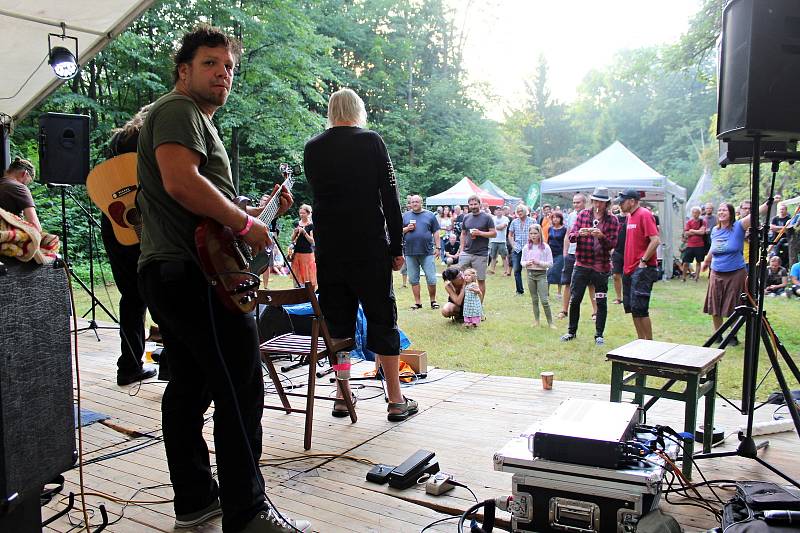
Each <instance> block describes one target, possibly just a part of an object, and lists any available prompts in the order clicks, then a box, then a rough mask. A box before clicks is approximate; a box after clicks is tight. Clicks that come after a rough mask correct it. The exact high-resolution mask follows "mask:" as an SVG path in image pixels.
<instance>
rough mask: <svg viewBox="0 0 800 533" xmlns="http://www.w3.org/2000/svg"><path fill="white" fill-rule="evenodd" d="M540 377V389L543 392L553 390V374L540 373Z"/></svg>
mask: <svg viewBox="0 0 800 533" xmlns="http://www.w3.org/2000/svg"><path fill="white" fill-rule="evenodd" d="M540 376H541V378H542V388H543V389H544V390H550V389H552V388H553V378H554V377H555V374H553V373H552V372H542V373H541V374H540Z"/></svg>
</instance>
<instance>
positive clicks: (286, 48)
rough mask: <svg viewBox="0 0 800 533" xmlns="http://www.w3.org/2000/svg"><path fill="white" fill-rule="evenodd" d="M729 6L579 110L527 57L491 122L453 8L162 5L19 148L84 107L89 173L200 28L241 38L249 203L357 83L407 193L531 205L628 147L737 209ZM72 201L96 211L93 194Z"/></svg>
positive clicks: (57, 224)
mask: <svg viewBox="0 0 800 533" xmlns="http://www.w3.org/2000/svg"><path fill="white" fill-rule="evenodd" d="M471 1H473V0H470V2H471ZM487 1H489V2H492V1H495V2H500V1H502V0H487ZM723 1H724V0H701V2H700V3H699V9H698V12H697V14H696V15H695V16H694V18H693V19H692V21H691V22H690V25H689V30H688V31H687V33H686V34H684V35H683V36H682V37H681V39H680V40H679V41H678V42H675V43H671V44H667V45H663V46H657V47H643V48H638V49H630V50H625V51H621V52H619V53H618V54H617V56H616V58H615V60H614V61H613V62H612V64H610V65H608V66H606V67H603V68H598V69H596V70H593V71H591V72H589V73H588V74H587V75H586V76H585V78H584V79H583V82H582V83H581V84H580V86H579V87H578V89H577V97H576V98H575V100H574V101H573V102H570V103H564V102H559V101H557V100H556V99H554V98H553V97H552V96H551V94H550V90H549V83H548V67H547V60H546V58H545V57H542V56H539V57H538V58H532V59H531V61H532V64H531V65H520V68H521V69H524V70H533V72H534V74H533V75H532V76H531V78H530V79H529V80H528V81H527V82H526V89H527V90H526V95H525V97H524V98H523V99H521V101H519V102H518V103H517V105H516V106H514V107H513V108H512V109H510V110H509V111H507V112H506V115H505V117H504V120H502V121H495V120H490V119H488V118H486V117H485V115H486V113H485V109H486V107H487V105H488V104H489V103H491V102H492V101H493V99H494V98H495V96H494V95H492V94H490V92H489V90H488V88H487V87H485V86H481V85H476V84H470V83H469V82H468V81H467V80H468V76H467V73H466V72H465V70H464V68H463V62H462V50H463V48H464V44H465V39H467V38H468V37H467V36H466V35H464V34H463V33H462V32H461V31H460V29H459V26H458V24H457V22H456V20H455V18H456V17H455V10H454V9H453V7H452V4H451V3H450V2H449V1H447V0H369V1H364V0H307V1H296V0H221V1H219V0H214V1H210V0H164V1H161V2H157V3H156V4H155V5H154V6H153V7H151V8H150V9H149V10H148V11H146V12H145V13H144V14H143V16H141V17H140V18H139V19H137V20H136V21H135V22H134V23H133V24H132V25H131V26H130V27H129V28H128V29H127V31H125V32H124V33H123V34H121V35H120V36H119V37H118V38H117V39H116V40H114V41H113V42H112V43H111V44H110V45H109V46H108V47H107V48H106V49H105V50H103V51H102V52H101V53H100V54H99V55H98V56H96V57H95V58H94V59H92V60H91V61H90V62H89V63H88V64H87V65H86V66H85V67H84V68H83V69H82V70H81V72H80V75H79V76H78V77H76V78H74V79H73V80H71V81H69V82H67V83H65V84H64V85H62V86H61V87H60V88H59V89H58V90H57V91H55V92H54V93H53V94H52V95H51V96H50V97H48V98H47V99H46V100H44V101H43V102H42V103H41V104H40V105H39V106H38V107H37V108H36V109H35V110H34V111H33V112H32V113H30V114H29V115H28V116H27V117H26V118H25V119H24V120H23V121H21V122H19V123H18V124H16V128H15V131H14V133H13V135H12V154H13V155H21V156H23V157H26V158H28V159H31V160H33V161H37V159H38V156H37V150H38V146H37V141H36V138H37V126H38V116H39V115H40V114H41V113H45V112H48V111H54V112H60V113H82V114H87V115H89V116H90V117H91V127H92V130H91V163H92V165H94V164H96V163H99V162H101V161H102V160H103V159H105V157H106V147H107V143H108V140H109V138H110V137H111V134H112V130H113V129H114V128H117V127H120V126H121V125H122V124H124V123H125V122H126V121H127V120H128V119H129V118H130V117H131V116H132V115H133V114H134V113H135V112H136V111H137V110H138V109H139V108H140V107H141V106H142V105H144V104H147V103H149V102H152V101H154V100H155V99H157V98H158V97H159V96H161V95H162V94H164V93H166V92H168V91H169V90H170V89H171V88H172V82H171V72H172V54H173V52H174V50H175V48H176V43H177V42H178V41H179V39H180V37H181V36H182V34H183V33H185V32H186V31H188V30H190V29H191V28H193V27H194V26H195V25H196V24H197V23H198V22H205V23H209V24H213V25H215V26H218V27H221V28H223V29H224V30H226V31H228V32H230V33H231V34H233V35H236V36H237V37H239V38H240V39H241V40H242V41H243V43H244V54H243V56H242V58H241V62H240V65H239V66H238V68H237V72H236V76H235V79H234V88H233V91H232V93H231V96H230V98H229V100H228V103H227V105H226V106H225V107H223V108H222V109H220V110H219V111H218V112H217V114H216V115H215V117H214V120H215V122H216V123H217V126H218V129H219V131H220V134H221V137H222V138H223V141H224V142H225V144H226V145H227V147H228V150H229V155H230V158H231V163H232V166H233V173H234V178H235V179H237V180H239V183H240V192H241V194H245V195H249V196H251V197H253V198H257V197H259V196H260V194H261V193H262V192H264V191H267V190H268V189H270V188H271V185H272V184H273V183H275V182H277V181H279V179H280V175H279V172H278V165H279V163H281V162H283V161H290V162H295V163H299V162H300V161H301V160H302V151H303V146H304V144H305V142H306V141H307V140H308V139H310V138H311V137H312V136H314V135H316V134H317V133H319V132H321V131H322V130H323V129H324V127H325V113H326V105H327V98H328V96H329V95H330V94H331V93H332V92H333V91H335V90H337V89H339V88H341V87H351V88H353V89H354V90H355V91H356V92H358V93H359V94H360V95H361V96H362V98H363V99H364V101H365V103H366V107H367V112H368V116H369V123H368V127H369V128H371V129H373V130H375V131H377V132H379V133H380V134H381V135H382V136H383V138H384V140H385V141H386V144H387V146H388V148H389V153H390V154H391V156H392V159H393V161H394V164H395V167H396V173H397V178H398V184H399V188H400V193H401V195H405V194H410V193H418V194H421V195H423V196H427V195H429V194H435V193H437V192H440V191H442V190H444V189H445V188H447V187H449V186H451V185H453V184H454V183H455V182H457V181H458V180H459V179H461V178H462V177H463V176H469V177H471V178H473V179H474V180H475V181H477V182H482V181H484V180H486V179H491V180H492V181H493V182H494V183H496V184H497V185H499V186H500V187H502V188H504V189H505V190H506V191H507V192H509V193H511V194H516V195H518V196H523V197H524V195H525V192H526V191H527V190H528V188H529V186H530V185H531V184H532V183H535V182H538V181H541V180H542V179H544V178H547V177H551V176H554V175H556V174H558V173H561V172H564V171H566V170H568V169H570V168H572V167H573V166H575V165H577V164H579V163H581V162H583V161H585V160H586V159H588V158H589V157H591V156H593V155H595V154H596V153H597V152H599V151H600V150H602V149H604V148H606V147H607V146H609V145H610V144H611V143H613V142H614V141H615V140H619V141H621V142H622V143H623V144H625V145H626V146H627V147H628V148H630V149H631V150H633V152H634V153H636V154H637V155H638V156H639V157H640V158H641V159H643V160H644V161H645V162H647V163H648V164H649V165H650V166H652V167H653V168H655V169H656V170H658V171H659V172H661V173H662V174H665V175H667V176H669V177H670V178H671V179H672V180H673V181H675V182H677V183H678V184H680V185H682V186H684V187H686V188H687V189H688V192H687V195H688V193H690V192H691V190H692V189H693V187H694V185H695V184H696V182H697V180H698V179H699V178H700V176H701V175H702V173H703V172H704V170H708V171H711V172H712V173H713V175H714V184H715V190H714V191H713V192H712V193H710V195H709V197H710V199H711V200H713V201H714V203H715V204H716V203H717V202H718V201H720V200H722V199H725V200H728V201H732V202H738V201H739V200H741V199H743V198H744V197H745V196H746V195H747V189H748V175H749V169H748V168H747V167H746V166H741V165H738V166H732V167H728V168H727V169H720V168H719V167H718V166H717V164H716V159H717V151H718V149H717V144H716V141H715V139H714V131H715V118H716V117H715V113H716V54H715V43H716V39H717V37H718V35H719V31H720V23H721V13H722V6H723ZM764 175H765V178H766V176H767V172H764ZM797 175H798V171H797V170H794V169H788V170H786V171H785V172H783V171H782V173H781V178H780V179H779V180H778V189H779V192H781V193H782V194H783V195H784V197H785V198H786V197H790V196H794V195H796V194H798V193H800V180H798V179H796V178H797ZM32 189H33V193H34V197H35V199H36V202H37V211H38V213H39V217H40V219H41V220H42V223H43V226H44V227H45V228H46V229H48V230H49V231H51V232H53V233H58V234H60V233H61V203H60V197H59V195H58V192H57V191H55V190H52V189H48V188H46V187H45V186H44V185H42V184H40V183H38V182H37V183H36V184H34V185H33V187H32ZM72 192H73V194H74V195H75V196H76V198H77V199H78V201H80V202H81V203H83V204H84V205H90V202H89V201H88V197H87V196H86V194H85V189H84V188H82V187H76V188H74V190H73V191H72ZM294 193H295V198H296V202H295V205H296V206H297V205H300V204H301V203H306V202H307V203H310V191H309V189H308V187H307V185H306V184H305V183H304V182H303V180H302V179H301V180H300V182H299V183H298V184H297V185H296V187H295V191H294ZM552 200H553V201H555V203H561V204H565V203H566V200H564V199H552ZM353 208H354V209H358V206H353ZM95 214H96V216H97V217H99V212H98V211H97V210H95ZM66 218H67V220H68V222H69V252H70V259H71V261H72V263H73V265H74V266H75V270H76V271H77V272H78V273H79V274H81V275H83V276H85V275H86V272H87V270H88V252H87V250H88V242H89V241H88V240H89V231H88V228H89V223H88V221H87V218H86V216H85V215H84V214H83V213H82V211H81V210H80V208H79V207H78V206H77V205H76V203H75V202H73V201H71V200H69V199H68V200H67V217H66ZM284 223H286V222H284ZM286 233H287V232H284V235H285V234H286ZM97 242H98V240H96V241H95V243H97ZM95 249H96V250H98V249H99V251H98V253H99V254H100V256H102V255H103V254H104V251H103V247H102V246H99V247H97V246H95ZM103 262H104V261H101V263H103Z"/></svg>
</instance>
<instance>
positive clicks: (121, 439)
mask: <svg viewBox="0 0 800 533" xmlns="http://www.w3.org/2000/svg"><path fill="white" fill-rule="evenodd" d="M100 335H101V342H100V343H96V342H95V341H94V339H93V337H82V338H81V339H79V347H80V348H81V355H80V362H81V377H82V385H83V387H82V391H81V392H82V396H83V399H84V401H83V406H84V407H88V408H90V409H93V410H97V411H100V412H104V413H106V414H108V415H110V416H112V417H113V418H112V420H111V422H112V423H113V424H114V425H115V427H116V428H117V429H118V430H120V431H125V430H130V429H134V430H138V431H141V432H154V434H156V435H160V428H161V414H160V400H161V395H162V394H163V389H164V384H156V383H153V384H145V385H143V386H142V387H141V388H140V389H139V390H138V393H137V394H136V395H131V393H133V392H136V388H131V387H117V386H116V383H115V376H116V367H115V361H116V357H115V355H114V354H115V353H116V348H117V345H118V343H119V339H118V337H117V333H116V332H107V331H101V333H100ZM631 344H633V343H631ZM661 344H663V345H669V343H661ZM676 346H678V345H671V347H670V346H667V347H666V348H665V347H664V346H660V347H658V349H660V350H661V352H660V353H662V354H663V353H666V352H669V351H670V350H672V349H673V348H674V347H676ZM615 351H616V350H615ZM373 368H374V364H373V363H370V362H364V363H359V364H357V365H355V366H354V368H353V375H358V374H359V373H361V372H363V371H366V370H371V369H373ZM307 372H308V368H307V367H301V368H299V369H297V370H295V371H292V372H289V373H287V374H286V376H287V377H288V378H289V379H292V380H293V381H294V382H296V383H304V382H305V380H306V379H307V378H306V376H307ZM440 378H443V379H441V380H440V381H435V380H437V379H440ZM360 384H366V385H372V386H377V387H380V385H379V383H378V382H377V381H367V382H355V381H354V382H352V385H354V386H356V385H360ZM317 386H318V387H319V389H318V390H320V391H333V388H332V387H331V386H330V384H329V383H327V379H320V380H317ZM302 390H303V389H300V391H302ZM403 392H404V394H406V395H408V396H411V397H413V398H414V399H416V400H418V401H419V402H420V406H421V412H420V413H419V414H417V415H416V416H414V417H412V418H410V419H409V420H407V421H405V422H403V423H399V424H398V423H390V422H388V421H387V420H386V404H385V402H384V400H383V396H382V393H381V391H380V388H367V389H363V388H362V389H357V394H359V395H360V396H362V400H361V401H359V402H358V406H357V408H358V410H359V421H358V423H357V424H350V423H349V420H342V419H334V418H332V417H331V416H330V404H329V403H328V402H319V403H318V404H317V405H316V406H315V412H314V441H313V448H312V449H311V450H310V451H309V452H305V451H304V450H303V449H302V441H303V437H302V436H303V417H302V416H301V415H286V414H284V413H280V412H273V411H267V412H265V413H264V416H263V418H262V424H263V427H264V437H263V441H262V458H263V459H269V458H278V459H280V458H284V459H285V458H288V457H293V456H300V457H303V459H302V460H300V461H293V462H290V463H286V464H275V463H271V462H266V463H267V466H263V467H262V471H263V472H264V476H265V479H266V485H267V488H268V493H269V496H270V498H271V499H273V501H274V502H275V503H276V505H277V506H278V508H279V509H281V511H283V512H286V513H288V514H289V515H291V516H293V517H304V518H308V519H309V520H311V521H312V523H313V529H314V530H315V531H324V532H347V533H349V532H369V533H373V532H381V533H383V532H403V533H406V532H408V531H419V530H420V529H421V528H422V527H423V526H424V525H425V524H427V523H429V522H431V521H433V520H434V519H436V518H440V517H444V516H446V515H445V514H443V513H442V512H439V510H444V509H449V510H463V509H466V508H467V507H469V505H470V502H472V501H473V500H472V496H471V495H470V494H469V493H468V492H467V491H466V490H464V489H461V488H456V489H454V490H453V491H450V492H448V493H446V494H445V495H443V496H439V497H434V496H429V495H426V494H425V493H424V489H423V488H422V487H421V486H416V487H412V488H410V489H408V490H405V491H397V490H395V489H391V488H389V487H388V486H386V485H375V484H372V483H369V482H367V481H366V479H365V474H366V472H367V470H368V469H369V466H368V465H366V464H362V463H358V462H354V461H350V460H346V459H344V458H337V459H331V458H329V457H318V456H316V455H315V454H318V453H328V454H334V455H341V454H347V455H348V456H353V457H361V458H364V459H367V460H370V461H373V462H383V463H389V464H396V463H398V462H400V461H402V460H403V459H405V458H406V457H407V456H409V455H411V453H413V452H414V451H416V450H417V449H419V448H425V449H429V450H431V451H434V452H435V453H436V456H437V459H438V460H439V462H440V465H441V468H442V470H445V471H448V472H451V473H453V474H455V476H456V479H458V480H460V481H462V482H464V483H465V484H467V485H468V486H469V487H470V488H471V489H473V490H474V491H475V493H476V494H477V496H478V498H480V499H485V498H490V497H496V496H502V495H507V494H509V493H510V492H511V474H509V473H506V472H496V471H494V465H493V461H492V458H493V455H494V453H495V452H496V451H497V450H499V449H500V448H501V447H502V446H503V445H504V444H505V443H506V442H507V441H508V440H509V439H511V438H512V437H515V436H517V435H519V434H521V433H523V432H524V431H525V430H526V429H528V428H529V427H530V426H531V425H533V424H534V423H536V422H537V421H538V420H540V419H542V418H544V417H546V416H548V415H549V414H550V413H552V411H553V410H554V409H555V408H556V407H557V406H558V405H559V404H560V403H561V402H562V401H564V400H566V399H568V398H586V399H596V400H602V401H606V400H607V399H608V397H609V386H608V385H607V384H597V383H574V382H564V381H556V382H555V384H554V388H553V390H550V391H543V390H542V388H541V383H540V382H539V379H538V377H532V378H517V377H500V376H490V375H486V374H478V373H471V372H461V371H457V372H452V371H450V370H445V369H430V370H429V378H428V380H427V381H426V380H420V382H419V383H418V384H417V385H415V386H413V387H405V388H404V389H403ZM324 394H325V393H324V392H322V395H324ZM371 395H375V396H376V397H375V398H373V399H371V400H367V399H366V398H367V397H368V396H371ZM630 397H631V395H630V394H625V395H624V396H623V399H624V400H625V399H629V398H630ZM272 399H273V398H271V397H269V395H268V397H267V401H271V400H272ZM702 412H703V409H702V405H701V406H700V409H699V413H698V417H700V416H702ZM211 414H213V408H212V409H209V412H208V415H209V416H210V415H211ZM683 414H684V408H683V403H682V402H678V401H673V400H660V401H659V402H658V404H656V406H654V407H653V409H651V410H650V412H649V413H648V423H658V424H664V425H671V426H672V427H678V428H679V427H682V421H683ZM755 418H756V421H764V420H769V419H770V418H771V413H769V412H767V411H766V410H763V409H762V410H759V411H756V417H755ZM745 421H746V418H745V417H742V416H741V415H740V414H739V413H738V412H737V411H736V410H735V409H733V408H731V407H730V406H729V405H727V404H725V403H722V402H718V404H717V406H716V413H715V425H716V426H720V427H724V428H725V429H726V430H727V431H729V432H735V430H736V428H737V427H738V426H741V425H744V423H745ZM213 429H214V424H213V419H212V420H209V422H208V423H207V424H206V425H205V427H204V428H203V434H204V436H205V438H206V440H207V441H208V444H209V449H210V453H211V461H212V464H213V463H214V462H215V461H216V456H215V455H214V441H213ZM120 431H117V430H115V429H112V428H111V427H107V426H104V425H102V424H94V425H92V426H88V427H86V428H84V431H83V433H84V451H85V457H86V458H90V457H97V456H100V455H106V454H108V453H110V452H114V451H118V450H122V449H126V448H127V447H129V446H132V445H135V444H137V443H139V442H142V441H143V440H144V439H132V438H130V436H129V435H127V434H125V433H121V432H120ZM768 438H769V440H770V446H769V448H767V449H766V450H763V451H762V452H761V453H760V456H761V457H763V458H764V459H765V460H767V461H769V462H770V463H771V464H773V465H775V466H776V467H777V468H779V469H780V470H781V471H784V472H786V473H787V474H788V475H790V476H793V477H795V478H797V477H800V462H798V461H796V450H797V435H795V434H792V433H785V434H779V435H769V436H768ZM757 440H759V439H758V438H757ZM737 444H738V442H737V441H736V439H735V438H733V437H732V438H729V439H727V440H726V441H725V443H724V444H723V445H722V446H721V447H720V448H718V449H722V450H732V449H735V447H736V445H737ZM700 468H701V469H702V471H703V472H704V474H705V475H706V477H707V478H709V479H711V478H732V479H767V480H773V481H774V480H776V479H777V480H778V482H782V481H781V480H780V479H779V478H777V477H776V476H775V475H774V474H772V473H770V472H769V471H767V470H766V469H764V468H763V467H762V466H761V465H759V464H758V463H757V462H756V461H753V460H749V459H744V458H737V457H732V458H717V459H709V460H704V461H702V462H701V463H700ZM66 478H67V490H72V491H75V492H77V491H79V489H78V486H77V471H76V470H70V471H68V472H67V473H66ZM168 479H169V475H168V468H167V463H166V457H165V455H164V447H163V443H158V444H156V445H153V446H150V447H147V448H143V449H141V450H137V451H135V452H132V453H129V454H126V455H122V456H120V457H116V458H113V459H109V460H107V461H104V462H102V463H97V464H93V465H90V466H87V467H86V469H85V483H86V489H87V490H98V491H103V492H106V493H109V494H113V495H115V496H118V497H120V498H123V499H126V498H130V497H131V495H132V494H133V492H134V491H135V490H136V489H137V488H141V487H145V486H149V485H154V484H157V483H163V482H167V481H168ZM703 494H709V493H708V492H707V491H704V492H703ZM720 494H721V496H722V497H723V499H724V498H725V497H726V496H729V495H730V493H729V492H725V493H723V492H720ZM170 495H171V489H169V488H167V489H154V490H150V491H146V492H144V493H142V494H141V495H140V497H142V498H143V497H145V496H147V497H148V498H150V497H164V496H170ZM670 500H671V501H675V502H678V503H679V502H681V501H682V500H681V498H679V497H677V496H676V495H671V496H670ZM101 501H103V498H101V497H92V498H91V503H93V504H97V503H99V502H101ZM57 507H58V505H57V502H53V503H51V504H50V505H49V506H48V507H47V508H46V509H45V511H44V513H45V515H47V516H49V515H51V514H52V513H53V512H55V511H54V509H55V508H57ZM661 507H662V509H664V510H665V511H666V512H669V513H671V514H673V515H674V516H675V517H676V518H677V520H678V521H679V523H680V524H681V525H682V526H683V527H684V528H685V529H686V530H690V531H695V530H702V529H708V528H710V527H712V526H715V525H716V524H715V522H714V519H713V518H712V517H711V515H710V514H709V513H707V512H705V511H702V510H701V509H697V508H693V507H684V506H680V505H671V504H668V503H666V502H662V504H661ZM108 508H109V510H110V511H111V512H112V513H117V515H118V514H119V512H120V509H121V506H120V505H119V504H114V503H110V502H109V503H108ZM73 516H75V517H77V515H73ZM507 516H508V515H507V514H504V515H502V517H507ZM173 520H174V518H173V510H172V506H171V505H170V504H161V505H152V506H145V507H139V506H129V507H128V508H127V509H126V510H125V516H124V517H123V518H122V519H121V520H120V521H119V522H117V523H116V524H113V525H112V526H109V528H108V529H107V531H110V532H111V533H117V532H120V533H128V532H140V531H157V532H159V531H172V526H173ZM93 523H94V522H93ZM453 528H454V524H453V523H452V522H451V523H445V524H444V525H442V526H440V527H437V528H434V529H433V531H452V530H453ZM71 529H72V525H70V523H69V521H68V520H66V518H64V519H61V520H59V521H56V522H55V523H54V524H52V527H50V528H49V531H58V532H66V531H69V530H71ZM194 531H203V532H206V531H210V532H214V533H217V532H219V531H221V528H220V522H219V519H216V520H213V521H211V522H210V523H209V524H208V525H206V526H205V527H200V528H195V530H194Z"/></svg>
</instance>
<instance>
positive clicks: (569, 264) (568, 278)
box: [561, 254, 575, 285]
mask: <svg viewBox="0 0 800 533" xmlns="http://www.w3.org/2000/svg"><path fill="white" fill-rule="evenodd" d="M574 268H575V254H567V255H566V257H564V270H562V271H561V284H562V285H570V284H571V283H572V269H574Z"/></svg>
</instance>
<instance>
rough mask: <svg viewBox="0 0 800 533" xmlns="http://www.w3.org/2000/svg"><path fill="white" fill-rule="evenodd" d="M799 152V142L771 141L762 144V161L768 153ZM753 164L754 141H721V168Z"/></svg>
mask: <svg viewBox="0 0 800 533" xmlns="http://www.w3.org/2000/svg"><path fill="white" fill-rule="evenodd" d="M795 150H797V142H796V141H795V142H788V141H769V140H765V141H762V142H761V159H764V154H765V153H766V152H793V151H795ZM752 162H753V141H752V140H746V141H730V142H725V141H719V166H721V167H723V168H725V167H726V166H728V165H738V164H750V163H752Z"/></svg>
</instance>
